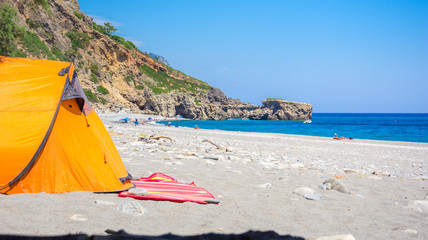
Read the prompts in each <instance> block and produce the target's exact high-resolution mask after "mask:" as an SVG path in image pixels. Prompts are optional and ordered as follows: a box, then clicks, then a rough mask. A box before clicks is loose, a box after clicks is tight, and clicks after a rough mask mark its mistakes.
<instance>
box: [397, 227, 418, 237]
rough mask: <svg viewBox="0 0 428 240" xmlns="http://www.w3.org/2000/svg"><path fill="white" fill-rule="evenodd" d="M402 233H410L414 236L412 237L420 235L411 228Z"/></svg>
mask: <svg viewBox="0 0 428 240" xmlns="http://www.w3.org/2000/svg"><path fill="white" fill-rule="evenodd" d="M401 231H402V232H405V233H408V234H412V235H416V234H418V231H416V230H414V229H410V228H407V229H403V230H401Z"/></svg>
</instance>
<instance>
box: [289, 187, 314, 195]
mask: <svg viewBox="0 0 428 240" xmlns="http://www.w3.org/2000/svg"><path fill="white" fill-rule="evenodd" d="M293 193H294V194H297V195H300V196H305V194H316V193H317V192H315V190H313V189H312V188H308V187H299V188H296V189H295V190H294V191H293Z"/></svg>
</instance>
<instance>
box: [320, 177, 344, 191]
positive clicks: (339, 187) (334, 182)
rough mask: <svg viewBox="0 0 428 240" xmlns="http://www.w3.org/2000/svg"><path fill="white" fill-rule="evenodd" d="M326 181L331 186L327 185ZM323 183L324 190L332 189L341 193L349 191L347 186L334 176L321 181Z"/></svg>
mask: <svg viewBox="0 0 428 240" xmlns="http://www.w3.org/2000/svg"><path fill="white" fill-rule="evenodd" d="M328 183H329V184H331V186H330V185H328ZM323 185H326V190H330V189H333V190H336V191H338V192H341V193H348V194H350V193H351V192H350V191H349V190H348V188H347V187H346V186H345V184H343V183H342V182H341V181H340V180H339V179H336V178H329V179H327V180H325V181H324V182H323Z"/></svg>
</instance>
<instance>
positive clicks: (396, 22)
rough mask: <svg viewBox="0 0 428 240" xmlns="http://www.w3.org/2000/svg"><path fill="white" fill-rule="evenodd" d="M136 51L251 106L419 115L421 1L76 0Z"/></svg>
mask: <svg viewBox="0 0 428 240" xmlns="http://www.w3.org/2000/svg"><path fill="white" fill-rule="evenodd" d="M79 3H80V7H81V10H82V11H83V12H85V13H86V14H88V15H90V16H92V17H93V18H94V20H96V21H98V22H99V23H100V21H101V22H102V21H108V22H111V23H113V25H114V26H115V27H116V28H118V31H117V32H116V34H117V35H121V36H123V37H125V38H126V39H127V40H131V41H133V42H134V43H135V44H136V45H137V46H138V47H139V48H140V49H141V50H142V51H148V52H153V53H156V54H158V55H161V56H163V57H165V58H166V59H167V60H168V61H169V63H170V65H171V66H172V67H174V68H176V69H178V70H181V71H183V72H185V73H187V74H189V75H191V76H193V77H196V78H198V79H201V80H203V81H205V82H208V83H209V84H210V85H212V86H214V87H218V88H220V89H222V90H223V91H224V92H225V94H226V95H227V96H229V97H233V98H239V99H241V100H242V101H245V102H250V103H253V104H258V105H259V104H261V101H262V100H263V99H266V98H269V97H271V98H282V99H285V100H289V101H298V102H306V103H310V104H313V105H314V112H368V113H373V112H379V113H384V112H385V113H388V112H404V113H408V112H423V113H428V1H417V0H413V1H404V0H400V1H394V0H388V1H380V0H379V1H378V0H367V1H364V0H358V1H351V0H349V1H343V0H337V1H320V0H313V1H311V0H295V1H292V0H288V1H285V0H284V1H282V0H276V1H274V0H265V1H260V0H243V1H241V0H233V1H231V0H224V1H222V0H217V1H200V0H199V1H193V0H156V1H153V0H151V1H146V0H138V1H137V0H134V1H130V0H123V1H115V0H103V1H101V0H79Z"/></svg>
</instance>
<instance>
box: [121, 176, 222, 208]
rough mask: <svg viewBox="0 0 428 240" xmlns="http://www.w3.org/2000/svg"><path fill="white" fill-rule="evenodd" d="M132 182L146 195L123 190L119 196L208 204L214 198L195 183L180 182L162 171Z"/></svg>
mask: <svg viewBox="0 0 428 240" xmlns="http://www.w3.org/2000/svg"><path fill="white" fill-rule="evenodd" d="M132 183H133V184H134V185H135V187H137V188H144V189H146V190H147V191H148V192H149V194H148V195H147V196H137V195H132V194H129V193H128V191H124V192H121V193H119V197H131V198H135V199H140V200H157V201H172V202H195V203H200V204H208V203H210V202H211V201H210V200H214V196H213V195H212V194H211V193H209V192H208V191H207V190H205V189H204V188H201V187H198V186H196V185H195V183H193V182H192V183H191V184H186V183H181V182H178V181H177V180H175V179H174V178H172V177H170V176H168V175H165V174H163V173H154V174H152V175H150V177H147V178H140V179H138V180H134V181H132Z"/></svg>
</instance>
